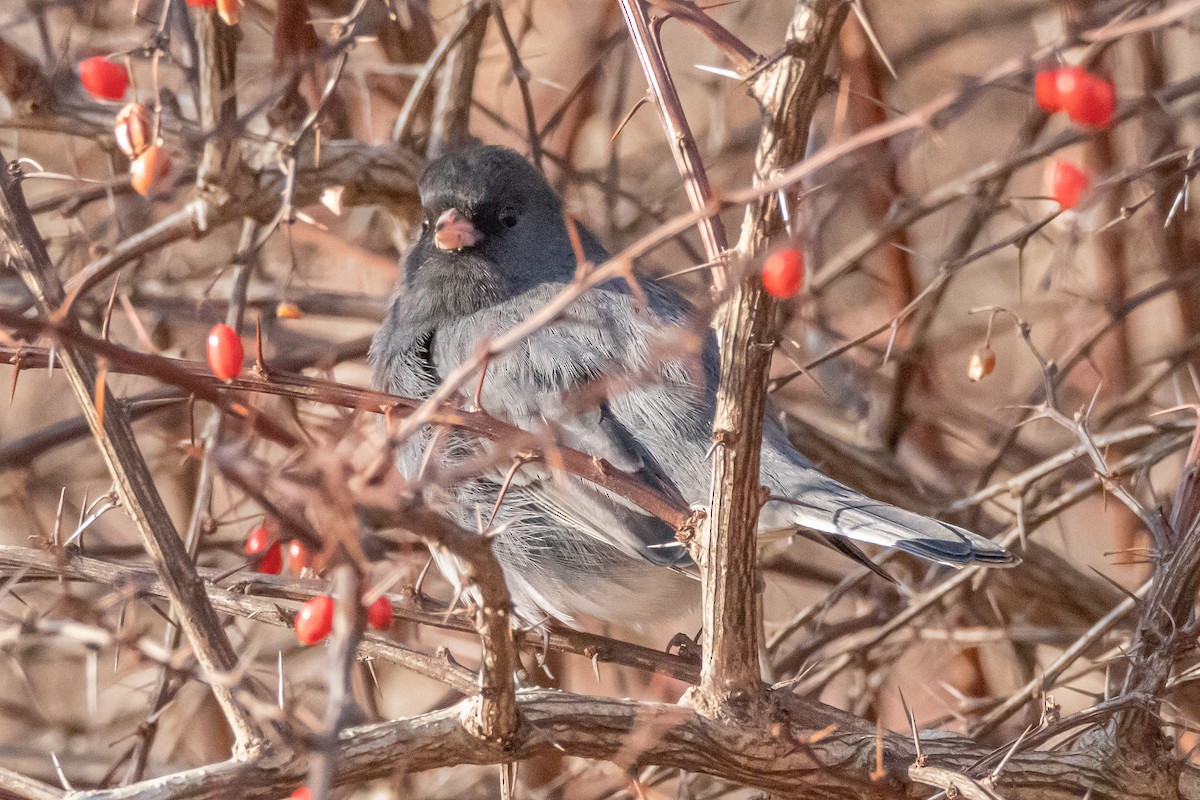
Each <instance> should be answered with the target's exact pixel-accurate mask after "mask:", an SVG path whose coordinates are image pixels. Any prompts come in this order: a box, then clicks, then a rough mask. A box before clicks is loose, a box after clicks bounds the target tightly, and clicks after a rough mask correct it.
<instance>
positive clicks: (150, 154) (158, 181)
mask: <svg viewBox="0 0 1200 800" xmlns="http://www.w3.org/2000/svg"><path fill="white" fill-rule="evenodd" d="M129 182H130V183H131V184H133V189H134V191H136V192H137V193H138V194H140V195H141V196H142V197H152V196H154V195H157V194H161V193H162V192H163V191H165V190H166V189H169V188H171V154H170V153H168V152H167V151H166V150H164V149H163V148H161V147H159V146H158V145H153V144H152V145H150V146H149V147H147V148H146V149H145V150H143V151H142V153H141V155H139V156H138V157H137V158H135V159H134V160H133V163H131V164H130V165H129Z"/></svg>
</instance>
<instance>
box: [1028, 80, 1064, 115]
mask: <svg viewBox="0 0 1200 800" xmlns="http://www.w3.org/2000/svg"><path fill="white" fill-rule="evenodd" d="M1033 97H1034V99H1035V100H1037V104H1038V108H1040V109H1042V111H1045V112H1046V113H1047V114H1053V113H1054V112H1056V111H1062V95H1060V94H1059V93H1058V70H1054V69H1043V70H1039V71H1038V73H1037V75H1035V76H1034V78H1033Z"/></svg>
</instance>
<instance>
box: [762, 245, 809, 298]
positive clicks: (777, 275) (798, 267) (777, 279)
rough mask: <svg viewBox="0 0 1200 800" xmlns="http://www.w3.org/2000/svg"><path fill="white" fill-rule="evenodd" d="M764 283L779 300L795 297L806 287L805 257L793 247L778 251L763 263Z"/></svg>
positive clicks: (768, 290)
mask: <svg viewBox="0 0 1200 800" xmlns="http://www.w3.org/2000/svg"><path fill="white" fill-rule="evenodd" d="M762 282H763V289H765V290H766V291H767V294H769V295H771V296H772V297H774V298H775V299H777V300H786V299H788V298H789V297H794V296H795V295H796V293H797V292H799V291H800V287H801V286H803V285H804V256H803V255H802V254H801V252H800V251H799V250H797V249H795V248H792V247H788V248H785V249H783V250H776V251H775V252H774V253H772V254H771V255H769V256H767V260H766V261H764V262H763V270H762Z"/></svg>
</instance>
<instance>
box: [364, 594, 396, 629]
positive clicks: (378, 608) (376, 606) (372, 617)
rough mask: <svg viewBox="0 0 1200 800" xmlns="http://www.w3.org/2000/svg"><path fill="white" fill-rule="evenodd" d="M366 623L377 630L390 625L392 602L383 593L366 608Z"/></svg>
mask: <svg viewBox="0 0 1200 800" xmlns="http://www.w3.org/2000/svg"><path fill="white" fill-rule="evenodd" d="M367 624H368V625H370V626H371V627H372V628H374V629H375V630H377V631H386V630H387V629H388V628H390V627H392V602H391V601H390V600H388V599H387V598H386V597H384V596H383V595H380V596H379V599H378V600H376V601H375V602H374V603H371V605H370V607H368V608H367Z"/></svg>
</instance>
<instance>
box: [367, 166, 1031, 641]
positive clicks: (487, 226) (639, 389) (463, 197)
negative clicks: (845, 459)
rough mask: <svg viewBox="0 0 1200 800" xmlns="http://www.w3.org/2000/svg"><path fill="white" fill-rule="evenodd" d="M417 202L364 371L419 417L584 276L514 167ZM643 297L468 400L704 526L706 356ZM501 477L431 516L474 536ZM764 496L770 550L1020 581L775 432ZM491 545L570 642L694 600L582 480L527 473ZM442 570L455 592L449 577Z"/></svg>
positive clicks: (529, 179) (556, 333)
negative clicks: (834, 549)
mask: <svg viewBox="0 0 1200 800" xmlns="http://www.w3.org/2000/svg"><path fill="white" fill-rule="evenodd" d="M420 191H421V202H422V206H423V213H424V215H425V217H424V223H423V231H422V233H421V236H420V238H419V239H418V240H417V242H416V244H415V245H414V246H413V248H412V251H411V252H410V253H409V255H408V257H407V259H406V262H405V271H404V277H403V279H402V281H401V285H400V287H399V289H398V291H397V293H396V297H395V299H394V300H393V302H392V303H391V306H390V308H389V310H388V313H387V316H386V318H385V319H384V322H383V325H382V326H381V327H380V329H379V332H378V333H377V334H376V335H375V339H374V341H373V343H372V347H371V356H370V358H371V364H372V366H373V368H374V372H375V381H376V384H377V385H378V387H379V388H380V389H382V390H385V391H389V392H393V393H396V394H401V395H406V396H410V397H417V398H423V397H428V396H429V395H430V394H431V393H432V392H433V390H434V389H435V388H436V387H437V385H438V383H439V382H440V381H441V379H442V378H443V377H444V376H446V375H447V374H449V373H450V372H451V371H452V370H453V369H455V368H456V367H457V366H459V365H460V364H461V363H463V362H464V361H465V360H468V359H470V358H471V357H472V356H474V354H475V353H476V352H477V351H478V346H479V343H480V342H481V341H482V340H484V339H486V338H494V337H495V336H497V335H499V334H501V333H503V332H505V331H507V330H509V329H510V328H512V327H513V326H514V325H516V324H518V323H520V322H522V321H523V320H525V319H527V318H528V317H530V316H531V315H533V314H534V313H536V312H537V311H538V310H539V309H540V308H542V307H543V306H544V305H545V304H546V302H547V301H548V300H550V298H552V297H554V296H555V295H556V294H558V292H559V291H560V290H561V289H562V288H563V287H564V285H565V284H567V283H569V282H570V281H571V280H572V278H573V276H574V274H575V269H576V256H575V252H574V249H573V248H572V245H571V240H570V236H569V234H568V231H567V228H566V223H565V220H564V217H563V210H562V203H561V201H560V199H559V198H558V196H557V195H556V194H555V193H554V191H553V190H552V189H551V188H550V187H549V185H548V184H547V183H546V182H545V180H544V179H543V178H542V177H541V176H540V175H539V174H538V173H537V172H536V171H535V170H534V169H533V168H532V166H530V165H529V164H528V163H527V162H526V161H525V160H524V159H523V158H522V157H521V156H520V155H518V154H517V153H515V152H513V151H511V150H507V149H505V148H500V147H477V148H472V149H469V150H464V151H460V152H456V153H452V154H450V155H447V156H444V157H443V158H441V159H439V160H438V161H435V162H434V163H432V164H431V165H430V166H429V168H428V170H427V171H426V174H425V176H424V177H423V178H422V180H421V185H420ZM578 231H579V235H580V239H581V242H582V245H583V249H584V254H585V256H586V257H587V258H588V259H589V260H590V261H592V262H594V263H600V262H603V261H604V260H606V259H607V253H606V252H605V251H604V248H603V247H602V246H601V245H600V244H599V242H598V241H596V239H595V238H594V237H593V236H592V235H591V234H590V233H589V232H588V231H587V230H586V229H584V228H582V226H580V227H579V228H578ZM643 288H644V290H645V295H646V297H645V301H644V302H642V301H639V299H638V298H636V297H635V296H634V295H633V294H632V293H631V291H630V290H629V288H628V286H627V285H626V284H625V283H624V282H623V281H612V282H609V283H606V284H604V285H602V286H600V287H597V288H594V289H592V290H591V291H590V292H588V293H587V294H585V295H584V296H583V297H582V298H580V299H579V300H577V301H576V302H575V303H573V304H572V305H571V306H570V307H569V308H568V309H567V310H566V311H565V312H564V313H563V314H562V315H560V317H559V318H558V319H556V320H555V321H554V322H553V323H552V324H549V325H547V326H545V327H543V328H542V329H540V330H539V331H537V332H536V333H535V334H533V335H532V336H530V337H528V338H527V339H525V340H524V341H523V342H522V343H521V344H520V345H518V346H516V347H514V348H512V349H510V350H509V351H507V352H505V353H503V354H502V355H500V356H498V357H497V358H495V359H493V360H492V361H491V362H490V363H489V364H488V366H487V370H486V375H485V377H484V379H483V381H482V385H481V388H480V384H479V381H478V376H475V377H474V378H473V379H472V380H470V381H468V382H467V383H466V384H464V388H463V390H462V393H463V398H462V399H463V400H464V401H467V400H470V399H471V398H473V396H474V395H475V393H476V391H477V390H478V393H479V401H480V403H481V405H482V407H483V408H484V409H485V410H486V411H487V412H488V413H490V414H493V415H495V416H496V417H498V418H501V419H504V420H506V421H508V422H511V423H513V424H514V425H517V426H518V427H520V428H523V429H525V430H529V431H535V432H536V431H544V430H550V431H552V432H553V435H554V437H555V439H556V440H557V441H559V442H561V443H562V444H564V445H567V446H570V447H573V448H576V449H578V450H581V451H583V452H586V453H589V454H592V455H595V456H598V457H601V458H604V459H606V460H607V461H609V462H610V463H612V464H613V465H615V466H617V467H619V468H621V469H623V470H627V471H629V472H633V473H635V474H637V475H638V476H639V477H641V478H642V479H643V480H646V481H648V482H650V483H652V484H653V485H655V486H656V487H658V488H659V489H660V490H661V491H664V492H666V493H668V494H670V495H672V496H675V497H677V498H680V499H682V500H683V501H684V502H686V503H688V504H691V505H694V506H702V505H704V504H706V503H707V501H708V494H709V481H710V473H711V466H710V464H709V461H708V459H707V457H706V456H707V452H708V449H709V444H710V441H711V426H712V417H713V410H714V407H715V389H716V384H717V372H718V359H717V349H716V342H715V339H714V337H713V336H712V334H711V333H709V332H707V331H700V332H697V331H695V330H694V328H693V327H689V324H691V325H694V324H695V320H694V319H693V318H692V314H691V307H690V306H689V304H688V303H687V301H686V300H685V299H684V298H683V297H681V296H680V295H679V294H678V293H676V292H675V291H673V290H672V289H671V288H669V287H668V286H666V285H664V284H662V283H656V282H652V281H647V282H644V287H643ZM689 342H690V343H692V346H691V347H690V348H683V347H681V344H686V343H689ZM672 348H674V350H672ZM680 350H690V353H684V354H680V353H679V352H677V351H680ZM664 352H668V353H670V357H667V358H664V357H663V356H662V354H663V353H664ZM648 376H649V379H648ZM598 379H604V380H605V381H606V382H608V384H607V385H608V391H607V392H606V393H605V394H604V396H603V398H601V399H594V400H592V401H591V402H590V403H587V404H584V405H582V407H577V406H578V405H579V404H578V403H576V402H574V399H575V398H577V397H578V396H579V394H580V393H579V392H578V391H577V390H579V389H581V388H582V387H585V386H587V385H589V384H591V383H592V382H594V381H596V380H598ZM614 384H615V386H614ZM430 450H432V454H431V453H430V452H428V451H430ZM491 451H492V445H491V444H490V443H488V442H485V441H481V440H479V439H477V438H475V437H472V436H469V435H465V434H462V433H445V432H443V433H441V434H439V435H437V436H436V437H435V436H434V433H433V431H432V430H431V429H425V430H423V431H421V432H420V434H419V435H418V436H415V437H413V439H412V440H411V441H409V442H407V443H405V444H404V445H403V446H402V447H401V450H400V453H399V455H398V466H399V468H400V470H401V472H402V474H404V475H405V476H406V477H415V476H416V475H417V473H418V472H419V470H420V469H421V465H422V462H423V461H425V462H430V463H432V465H433V468H434V469H442V470H451V469H453V468H454V467H456V466H458V467H462V466H464V465H466V464H469V463H484V464H488V463H489V462H488V459H487V456H488V454H489V453H490V452H491ZM507 466H508V465H507V463H499V464H492V465H490V466H487V467H486V468H485V469H484V471H483V474H480V475H477V477H473V478H471V479H470V480H468V481H466V482H460V483H457V484H455V485H453V486H449V487H446V488H444V489H443V490H441V493H440V494H438V495H436V496H433V497H431V500H432V501H433V502H437V503H440V504H441V507H442V508H444V509H446V513H447V514H449V515H451V516H452V517H454V518H455V520H456V521H457V522H459V523H460V524H462V525H464V526H466V527H469V528H475V529H477V528H478V527H479V526H480V520H487V519H488V518H489V516H490V514H491V512H492V507H493V505H494V504H495V500H496V497H497V494H498V492H499V489H500V486H501V484H502V482H503V480H504V473H505V472H506V470H507ZM429 468H430V467H428V466H427V467H426V469H429ZM761 479H762V481H763V483H764V485H766V486H767V487H768V488H769V489H770V491H771V492H772V494H773V495H775V496H778V497H786V498H790V502H771V503H769V504H768V505H767V506H766V508H764V510H763V514H762V528H763V529H764V530H766V529H777V528H782V527H794V526H803V527H805V528H808V529H811V530H814V531H818V532H821V533H825V534H832V535H833V536H835V537H845V540H842V541H843V542H845V544H844V545H843V547H842V549H844V550H845V549H849V550H850V551H851V552H856V551H855V550H854V548H853V547H852V546H850V547H849V548H847V547H846V545H849V544H850V543H849V541H846V540H853V541H859V542H868V543H871V544H876V545H883V546H887V547H895V548H897V549H900V550H904V551H905V552H909V553H912V554H914V555H917V556H920V557H921V558H925V559H930V560H933V561H936V562H939V563H943V564H951V565H956V566H957V565H963V564H969V563H984V564H994V565H1004V564H1010V563H1013V561H1014V559H1013V558H1012V556H1011V555H1010V554H1009V553H1008V552H1007V551H1006V550H1004V549H1003V548H1002V547H1000V546H999V545H996V544H995V543H993V542H991V541H989V540H987V539H985V538H983V537H980V536H978V535H976V534H974V533H971V532H970V531H966V530H963V529H962V528H958V527H955V526H952V525H949V524H946V523H944V522H939V521H936V520H932V519H929V518H927V517H923V516H921V515H919V514H915V513H912V512H909V511H905V510H903V509H900V508H896V507H894V506H890V505H887V504H885V503H880V502H877V501H874V500H871V499H869V498H867V497H866V496H864V495H862V494H860V493H859V492H856V491H854V490H853V489H850V488H848V487H846V486H844V485H842V484H840V483H838V482H836V481H834V480H833V479H831V478H829V477H828V476H825V475H823V474H821V473H820V472H819V471H817V470H816V469H815V468H814V467H813V466H812V465H811V464H810V463H809V462H808V461H807V460H806V459H805V458H804V457H803V456H802V455H800V454H799V453H798V452H797V451H796V450H795V449H794V448H793V447H792V445H791V443H790V442H788V440H787V437H786V436H785V434H784V432H783V429H782V428H781V427H780V426H779V425H778V424H776V423H775V422H774V421H773V420H770V419H768V420H767V421H766V424H765V433H764V441H763V453H762V475H761ZM492 528H493V529H494V530H498V531H499V533H498V535H497V536H496V539H495V543H494V544H495V551H496V554H497V556H498V558H499V559H500V561H501V564H502V566H503V567H504V569H505V575H506V578H507V580H508V584H509V590H510V592H511V593H512V596H513V601H514V603H515V605H516V607H517V610H518V612H519V613H520V614H521V616H523V617H524V618H526V619H527V620H530V621H537V620H539V619H541V618H542V616H543V615H549V616H551V617H555V618H557V619H560V620H563V621H565V622H572V621H574V620H575V619H576V617H577V616H578V615H580V614H586V615H590V616H594V617H599V618H602V619H608V620H614V621H620V622H625V623H634V624H636V623H640V622H646V621H652V620H661V619H667V618H673V617H677V616H680V615H681V614H683V613H685V612H687V611H689V610H690V609H692V608H694V606H695V604H696V602H697V600H698V584H697V583H696V581H695V568H694V565H693V564H692V563H691V561H690V559H689V558H688V557H687V556H686V554H685V553H683V551H682V550H681V548H679V547H678V546H676V545H675V539H674V531H673V530H672V529H671V527H670V526H669V525H667V524H666V523H664V522H662V521H661V520H659V519H658V518H656V517H653V516H650V515H648V514H646V513H644V512H643V511H641V510H640V509H638V508H637V507H636V506H634V505H632V504H631V503H629V502H627V501H625V500H624V499H622V498H619V497H616V496H614V495H612V494H610V493H608V492H606V491H604V490H602V489H599V488H597V487H595V486H593V485H592V484H589V483H587V482H585V481H583V480H582V479H578V478H575V477H573V476H564V475H561V474H556V473H551V472H550V471H549V470H547V469H545V468H543V467H540V466H536V465H528V466H525V467H523V468H522V469H521V470H520V471H519V472H518V473H517V476H516V478H515V479H514V480H513V481H512V485H511V487H510V488H509V489H508V491H507V492H506V493H505V495H504V499H503V502H502V503H501V504H500V507H499V510H498V511H497V513H496V515H495V519H494V520H493V522H492ZM435 557H436V558H437V560H438V565H439V567H440V568H441V569H442V571H443V572H444V573H445V574H446V575H447V577H448V578H450V579H451V580H452V581H453V582H455V583H456V584H457V585H458V586H459V588H460V590H461V589H464V588H465V587H463V586H462V585H461V582H460V580H459V574H460V573H459V565H457V564H456V563H455V562H454V560H453V558H451V557H448V556H446V555H444V554H436V553H435Z"/></svg>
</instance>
